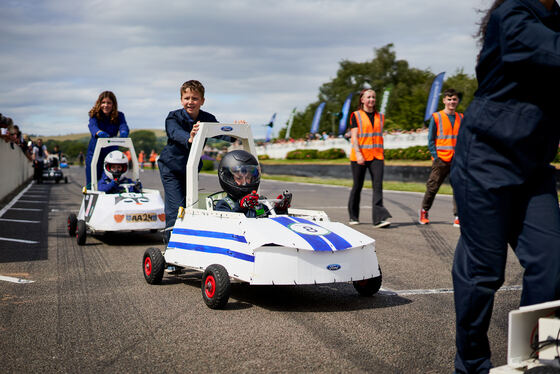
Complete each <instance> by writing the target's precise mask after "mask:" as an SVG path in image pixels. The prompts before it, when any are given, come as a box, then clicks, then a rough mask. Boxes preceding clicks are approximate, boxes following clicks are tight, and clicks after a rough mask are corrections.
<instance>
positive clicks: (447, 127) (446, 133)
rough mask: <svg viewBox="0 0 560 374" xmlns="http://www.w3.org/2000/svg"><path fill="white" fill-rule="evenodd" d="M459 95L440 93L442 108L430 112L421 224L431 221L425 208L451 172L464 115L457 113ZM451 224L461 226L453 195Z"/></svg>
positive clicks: (420, 213) (450, 90)
mask: <svg viewBox="0 0 560 374" xmlns="http://www.w3.org/2000/svg"><path fill="white" fill-rule="evenodd" d="M458 104H459V94H458V92H457V91H455V90H454V89H452V88H450V89H447V90H445V91H444V92H443V105H444V109H443V110H440V111H439V112H435V113H433V114H432V118H431V119H430V126H429V128H428V149H429V150H430V153H431V154H432V160H433V161H432V170H431V172H430V176H429V177H428V182H427V183H426V193H425V194H424V199H423V200H422V207H421V208H420V212H419V214H418V221H419V222H420V224H421V225H425V224H427V223H430V219H429V218H428V211H429V210H430V208H431V207H432V204H433V203H434V199H435V197H436V194H437V193H438V191H439V188H440V187H441V184H442V183H443V181H444V180H445V178H446V177H447V176H448V175H449V172H450V171H451V161H452V160H453V156H454V155H455V144H456V143H457V135H458V134H459V127H461V121H462V119H463V114H462V113H459V112H456V111H455V110H456V109H457V105H458ZM453 217H454V220H453V226H455V227H460V224H459V217H457V204H455V198H453Z"/></svg>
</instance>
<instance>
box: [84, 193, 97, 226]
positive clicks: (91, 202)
mask: <svg viewBox="0 0 560 374" xmlns="http://www.w3.org/2000/svg"><path fill="white" fill-rule="evenodd" d="M98 196H99V195H98V194H87V195H86V196H85V198H84V202H85V207H86V208H85V216H86V217H85V218H86V222H89V220H90V218H91V216H92V215H93V211H94V209H95V203H96V202H97V197H98Z"/></svg>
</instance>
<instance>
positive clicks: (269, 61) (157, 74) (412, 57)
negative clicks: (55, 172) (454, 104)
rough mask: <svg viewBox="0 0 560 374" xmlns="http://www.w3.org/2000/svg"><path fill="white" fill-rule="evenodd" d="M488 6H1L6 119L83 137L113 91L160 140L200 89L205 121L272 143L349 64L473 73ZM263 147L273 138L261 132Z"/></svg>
mask: <svg viewBox="0 0 560 374" xmlns="http://www.w3.org/2000/svg"><path fill="white" fill-rule="evenodd" d="M483 5H484V2H482V1H481V0H471V1H463V2H449V1H442V0H426V1H410V0H406V1H405V0H393V1H390V2H388V1H386V0H301V1H296V0H286V1H281V2H280V1H269V0H263V1H258V0H233V1H213V2H200V1H190V0H188V1H163V2H162V1H160V2H154V1H148V0H138V1H128V0H116V1H115V0H113V1H107V0H96V1H93V0H86V1H82V2H74V1H70V0H58V1H57V0H54V1H39V0H35V1H26V2H19V1H4V2H2V3H1V4H0V12H1V13H2V14H3V16H4V17H3V22H2V23H1V24H0V43H1V45H2V46H3V51H2V57H0V80H1V81H2V86H1V87H0V111H2V113H4V114H5V115H8V116H10V117H12V118H13V119H14V121H15V122H16V123H17V124H20V125H21V127H22V129H23V130H24V131H25V132H30V133H39V134H43V135H55V134H65V133H69V132H73V133H77V132H86V131H87V112H88V111H89V109H90V108H91V106H92V105H93V103H94V102H95V100H96V98H97V96H98V94H99V93H100V92H101V91H103V90H107V89H108V90H112V91H113V92H115V94H116V95H117V98H118V100H119V108H120V109H121V110H122V111H123V112H124V113H125V114H126V117H127V120H128V122H129V125H130V126H131V127H132V128H163V127H164V119H165V116H166V115H167V113H168V112H169V111H170V110H173V109H176V108H178V107H179V106H180V105H179V93H178V90H179V87H180V85H181V84H182V83H183V82H184V81H186V80H188V79H199V80H200V81H202V82H203V83H204V84H205V86H206V89H207V95H206V96H207V101H206V104H205V106H204V107H203V109H206V110H207V111H210V112H212V113H214V114H215V115H216V116H217V117H218V118H219V119H220V120H221V121H233V120H236V119H245V120H247V121H249V122H250V123H253V124H264V123H266V122H267V121H268V120H269V119H270V116H271V115H272V113H273V112H277V113H278V117H277V122H276V126H277V128H276V131H278V129H279V128H280V127H281V126H283V125H284V124H285V122H286V121H287V119H288V116H289V114H290V112H291V110H292V108H294V107H298V109H300V110H301V109H303V108H304V107H305V106H306V105H307V104H309V103H310V102H313V101H315V100H316V99H317V95H318V89H319V87H320V85H321V84H323V83H325V82H327V81H328V80H330V79H331V78H332V77H334V76H335V75H336V71H337V69H338V67H339V65H338V64H339V62H340V61H342V60H345V59H347V60H353V61H366V60H369V59H371V58H372V57H373V51H374V48H379V47H382V46H384V45H386V44H388V43H394V45H395V51H396V53H397V57H398V58H399V59H405V60H407V61H408V62H409V63H410V65H411V66H413V67H417V68H420V69H430V70H431V71H433V72H440V71H447V72H448V73H449V74H452V73H454V72H455V71H456V70H457V69H460V68H463V69H464V71H465V72H466V73H469V74H472V73H473V71H474V59H475V56H476V53H477V51H476V46H475V42H474V40H473V38H472V34H473V33H474V32H475V29H476V25H475V23H476V21H478V18H479V15H478V14H477V13H476V12H475V8H481V7H483ZM255 131H256V136H257V137H258V136H263V135H264V134H265V131H266V129H265V128H261V127H257V126H256V127H255Z"/></svg>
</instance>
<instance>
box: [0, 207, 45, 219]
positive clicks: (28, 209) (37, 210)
mask: <svg viewBox="0 0 560 374" xmlns="http://www.w3.org/2000/svg"><path fill="white" fill-rule="evenodd" d="M10 210H26V211H30V212H40V211H42V210H43V209H36V208H10ZM0 217H1V216H0Z"/></svg>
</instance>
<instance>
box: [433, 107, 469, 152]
mask: <svg viewBox="0 0 560 374" xmlns="http://www.w3.org/2000/svg"><path fill="white" fill-rule="evenodd" d="M432 115H433V116H434V122H435V124H436V127H437V138H436V150H437V156H438V158H441V159H442V160H443V161H445V162H451V160H452V159H453V155H454V154H455V144H457V135H458V134H459V127H461V120H462V119H463V114H462V113H458V112H455V123H454V124H453V125H452V124H451V121H450V120H449V117H448V116H447V114H445V112H444V111H443V110H440V111H439V112H435V113H434V114H432Z"/></svg>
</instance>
